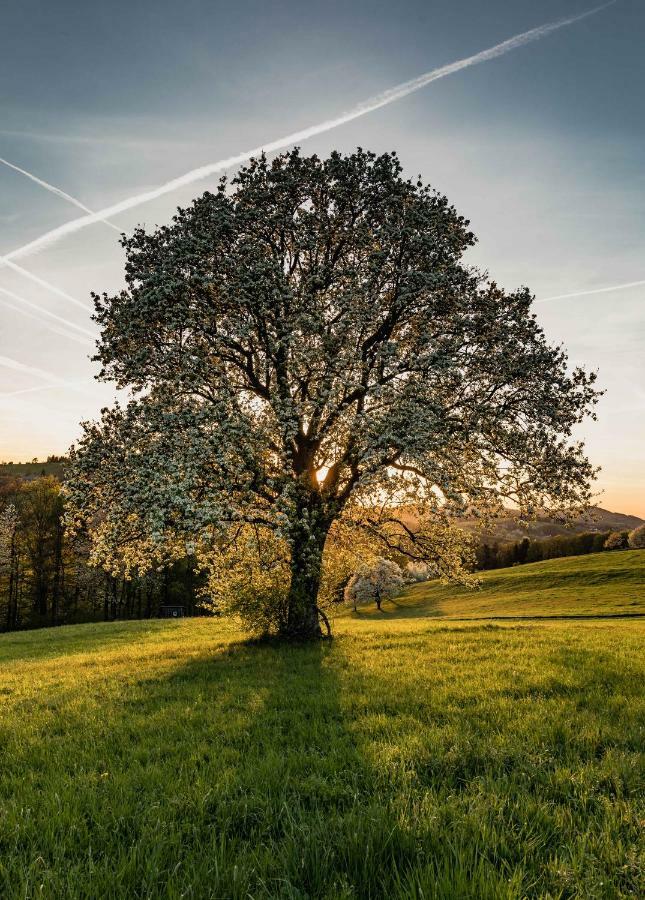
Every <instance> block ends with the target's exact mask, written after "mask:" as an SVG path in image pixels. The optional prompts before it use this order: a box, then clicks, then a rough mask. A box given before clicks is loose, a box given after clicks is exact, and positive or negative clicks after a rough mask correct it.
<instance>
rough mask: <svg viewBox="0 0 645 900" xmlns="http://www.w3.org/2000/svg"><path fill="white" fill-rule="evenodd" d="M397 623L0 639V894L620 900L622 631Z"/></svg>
mask: <svg viewBox="0 0 645 900" xmlns="http://www.w3.org/2000/svg"><path fill="white" fill-rule="evenodd" d="M616 556H622V557H623V558H625V559H626V558H627V557H628V554H623V555H621V554H616ZM604 558H608V559H607V561H608V563H609V562H610V560H612V561H613V559H614V557H613V555H611V556H610V555H609V554H607V555H606V557H603V559H604ZM558 562H559V563H561V562H563V561H558ZM576 563H577V564H579V565H580V566H581V567H582V566H584V564H585V563H586V559H584V558H583V559H578V560H576ZM611 564H612V565H613V562H611ZM547 569H548V566H547ZM531 570H532V567H526V569H525V570H522V571H520V572H518V570H512V572H511V573H510V574H509V577H511V576H512V577H513V578H514V577H516V573H517V575H518V576H519V575H522V577H528V573H530V571H531ZM533 571H535V572H537V573H542V575H540V576H539V577H540V578H542V577H543V576H544V569H543V567H542V566H540V567H534V568H533ZM581 571H586V570H583V569H581ZM495 575H496V576H498V577H501V576H502V575H503V573H495ZM611 584H612V582H611V579H608V585H611ZM592 588H593V585H592ZM545 589H546V588H545ZM581 591H582V589H581ZM469 596H471V597H472V595H469ZM473 602H475V601H474V600H473ZM580 602H586V601H583V600H582V597H581V600H580ZM411 612H412V611H408V614H407V617H404V618H389V617H388V616H383V617H381V618H380V619H379V618H376V617H367V616H362V617H356V618H354V617H343V618H339V619H338V620H337V622H336V638H335V639H334V641H333V642H332V643H331V644H326V645H324V646H302V647H289V648H288V647H279V646H276V645H270V644H258V643H255V644H254V643H248V642H245V641H244V640H243V638H244V635H243V634H242V633H241V632H240V631H239V630H238V629H237V628H236V627H235V626H234V625H233V624H231V623H226V622H221V621H218V620H198V619H194V620H183V621H179V622H173V621H153V622H133V623H126V624H101V625H81V626H70V627H67V628H59V629H56V630H52V629H48V630H42V631H37V632H31V633H28V634H27V633H22V634H14V635H5V636H2V637H0V896H2V897H3V898H14V897H15V898H19V897H20V898H31V897H46V898H58V897H61V898H62V897H65V898H88V900H89V898H92V900H94V898H102V897H110V898H121V897H123V898H148V897H149V898H153V897H155V898H156V897H163V898H166V897H168V898H180V897H186V898H207V897H213V898H216V897H217V898H220V897H221V898H229V897H230V898H246V897H253V898H264V897H279V898H294V900H295V898H306V897H312V898H313V897H320V898H323V897H325V898H330V900H331V898H334V900H335V898H354V897H356V898H358V897H360V898H368V897H371V898H379V897H387V898H394V900H397V898H400V900H403V898H413V900H414V898H416V900H421V898H424V900H427V898H446V900H447V898H450V900H453V898H490V900H497V898H523V897H546V898H571V897H578V898H605V897H609V898H612V897H636V896H643V892H644V890H645V884H644V882H643V872H642V869H640V868H639V861H640V860H641V859H642V857H641V856H640V853H639V850H640V849H642V848H639V839H640V835H641V833H642V824H643V818H644V816H645V810H644V809H643V804H642V800H643V794H642V786H643V782H642V780H641V779H642V769H640V768H639V766H640V764H641V763H642V756H641V752H642V749H643V721H644V718H643V713H644V712H645V709H644V704H643V693H642V685H643V676H644V674H645V671H644V670H645V666H644V664H643V654H642V652H641V651H642V648H643V637H644V636H645V621H643V620H639V619H624V620H620V619H604V620H603V619H596V620H589V621H559V622H557V621H544V622H538V621H534V622H532V623H529V622H507V623H497V622H496V623H492V622H479V623H476V622H470V623H459V622H456V621H453V622H448V621H443V622H442V621H439V620H437V619H433V618H431V617H430V618H428V617H423V616H420V617H417V618H414V617H412V614H411Z"/></svg>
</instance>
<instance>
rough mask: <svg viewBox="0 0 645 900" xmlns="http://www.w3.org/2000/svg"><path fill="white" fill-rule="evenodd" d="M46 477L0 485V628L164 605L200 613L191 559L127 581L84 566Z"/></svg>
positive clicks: (119, 615) (121, 614)
mask: <svg viewBox="0 0 645 900" xmlns="http://www.w3.org/2000/svg"><path fill="white" fill-rule="evenodd" d="M63 512H64V509H63V498H62V495H61V487H60V483H59V482H58V481H57V480H56V479H55V478H53V477H51V476H43V477H39V478H35V479H33V480H30V481H26V480H22V479H13V480H11V479H5V480H3V481H2V483H0V631H13V630H16V629H21V628H36V627H39V626H43V625H60V624H63V623H73V622H91V621H98V620H113V619H141V618H150V617H153V616H157V615H158V613H159V608H160V606H162V605H177V606H183V607H184V608H185V610H186V613H187V614H189V615H190V614H195V613H198V612H202V610H201V607H200V606H199V601H198V599H197V590H198V587H199V576H198V575H197V574H196V572H195V568H194V566H193V565H192V564H191V562H190V561H189V560H183V561H181V562H179V563H176V564H175V565H173V566H171V567H168V568H165V569H163V570H161V571H154V572H150V573H148V574H146V575H145V576H143V577H139V578H133V579H130V580H127V579H125V578H122V577H114V576H112V575H110V574H109V573H107V572H105V571H103V570H102V569H100V568H96V567H94V566H91V565H90V564H89V546H88V543H87V541H85V540H83V538H75V539H70V538H69V536H68V535H67V534H66V532H65V527H64V520H63Z"/></svg>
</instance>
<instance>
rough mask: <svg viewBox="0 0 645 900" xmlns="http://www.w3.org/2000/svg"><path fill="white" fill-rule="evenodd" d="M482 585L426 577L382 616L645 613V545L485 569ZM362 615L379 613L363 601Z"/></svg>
mask: <svg viewBox="0 0 645 900" xmlns="http://www.w3.org/2000/svg"><path fill="white" fill-rule="evenodd" d="M480 578H481V587H480V589H479V590H476V591H473V590H472V589H471V588H464V587H455V585H452V584H450V585H444V584H440V583H439V582H436V581H435V582H424V583H421V584H417V585H414V586H413V587H411V588H408V589H407V590H406V591H404V593H403V594H402V595H401V596H400V597H397V598H396V599H395V600H394V601H391V602H387V603H385V604H384V605H383V608H384V612H383V613H382V614H380V617H384V618H402V617H406V616H413V617H414V618H418V617H420V616H432V617H434V616H441V617H446V616H447V617H449V618H461V619H463V618H489V617H498V616H504V617H510V616H512V617H517V616H523V617H524V616H525V617H535V616H599V615H605V616H606V615H633V614H635V613H636V614H645V551H643V550H624V551H620V552H613V553H610V552H607V551H605V552H604V553H591V554H589V555H588V556H568V557H565V558H564V559H551V560H547V561H546V562H538V563H528V564H526V565H523V566H514V567H513V568H512V569H495V570H493V571H491V572H481V573H480ZM359 615H360V616H371V615H379V614H378V613H377V611H376V609H372V608H371V607H364V608H362V609H360V610H359Z"/></svg>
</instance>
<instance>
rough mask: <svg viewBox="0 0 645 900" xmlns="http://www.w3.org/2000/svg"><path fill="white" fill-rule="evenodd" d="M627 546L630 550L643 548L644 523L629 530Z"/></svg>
mask: <svg viewBox="0 0 645 900" xmlns="http://www.w3.org/2000/svg"><path fill="white" fill-rule="evenodd" d="M629 546H630V548H631V549H632V550H644V549H645V525H639V526H638V528H634V530H633V531H630V532H629Z"/></svg>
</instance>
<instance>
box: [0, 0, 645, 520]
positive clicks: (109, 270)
mask: <svg viewBox="0 0 645 900" xmlns="http://www.w3.org/2000/svg"><path fill="white" fill-rule="evenodd" d="M597 2H598V0H597ZM593 7H594V0H585V2H583V0H541V2H540V3H536V2H535V0H487V2H486V3H482V2H481V0H424V2H422V0H397V2H396V3H394V2H389V3H385V2H376V0H354V2H351V3H348V2H347V0H344V2H336V0H330V2H326V3H311V2H310V3H308V2H303V0H284V2H280V0H273V2H271V3H267V2H266V0H265V2H260V0H236V3H222V2H219V0H210V2H206V0H183V2H182V3H176V2H168V0H138V2H132V0H128V2H122V0H111V2H110V3H102V4H94V3H81V2H80V0H75V2H72V0H57V2H55V3H52V2H51V0H49V2H48V0H20V2H15V0H5V3H3V28H2V32H1V33H0V113H1V114H0V157H2V158H3V159H4V160H6V161H7V162H9V163H11V164H13V165H15V166H18V167H19V168H21V169H24V170H25V171H28V172H30V173H32V174H33V175H35V176H37V177H38V178H40V179H42V180H44V181H47V182H49V183H51V184H52V185H55V186H56V187H57V188H59V189H61V190H62V191H65V192H66V193H67V194H69V195H71V196H73V197H74V198H76V199H77V200H78V201H80V202H81V203H82V204H84V205H85V206H86V207H87V208H89V209H90V210H100V209H103V208H105V207H109V206H111V205H113V204H116V203H119V202H120V201H122V200H123V199H124V198H127V197H130V196H132V195H135V194H139V193H141V192H144V191H149V190H152V189H154V188H155V187H157V186H158V185H160V184H163V183H165V182H167V181H168V180H170V179H173V178H175V177H176V176H180V175H182V174H183V173H185V172H187V171H189V170H191V169H193V168H196V167H199V166H203V165H205V164H207V163H211V162H213V161H217V160H221V159H225V158H228V157H231V156H235V155H237V154H239V153H241V152H243V151H246V150H247V149H250V148H256V147H262V146H266V145H268V144H270V143H271V142H273V141H275V140H276V139H277V138H280V137H282V136H284V135H290V134H292V133H294V132H297V131H299V130H301V129H306V128H307V127H309V126H312V125H316V124H317V123H319V122H323V121H326V120H330V119H334V118H335V117H338V116H340V115H341V114H343V113H344V112H345V111H347V110H348V109H352V108H353V107H354V106H356V105H357V104H360V103H362V102H364V101H365V100H367V99H368V98H370V97H373V96H374V95H377V94H379V93H380V92H382V91H386V90H388V89H389V88H392V87H393V86H395V85H398V84H400V83H401V82H405V81H408V80H409V79H414V78H416V77H418V76H420V75H422V74H423V73H425V72H428V71H429V70H433V69H435V68H437V67H441V66H445V65H448V64H450V63H453V62H454V61H455V60H459V59H463V58H464V57H468V56H471V55H473V54H477V53H478V52H479V51H482V50H485V49H486V48H489V47H491V46H494V45H496V44H499V43H500V42H502V41H505V40H507V39H508V38H511V37H513V36H514V35H516V34H518V33H521V32H525V31H527V30H529V29H533V28H535V27H537V26H540V25H544V24H545V23H550V22H553V21H555V20H558V19H561V18H565V17H566V18H571V17H573V16H576V15H578V14H582V13H584V12H585V11H587V10H589V9H591V8H593ZM644 37H645V3H643V2H642V0H616V2H615V3H612V4H610V5H609V6H608V7H606V8H605V9H602V10H600V11H598V12H596V13H595V14H593V15H590V16H587V17H585V18H583V19H580V20H579V21H577V22H574V23H573V24H570V25H568V26H567V27H562V28H560V29H557V30H554V31H552V32H551V33H549V34H548V35H546V36H544V37H542V38H541V39H540V40H535V41H533V42H531V43H528V44H526V45H525V46H520V47H517V48H516V49H513V50H512V51H510V52H508V53H505V54H504V55H502V56H499V57H498V58H496V59H491V60H489V61H485V62H482V63H481V64H479V65H476V66H475V65H473V66H470V67H467V68H463V69H462V70H461V71H457V72H454V73H453V74H450V75H448V76H446V77H444V78H441V79H440V80H436V81H434V82H432V83H430V84H428V85H427V86H425V87H423V88H422V89H420V90H417V91H415V92H414V93H412V94H410V95H408V96H406V97H404V98H402V99H398V100H397V101H396V102H393V103H390V104H388V105H386V106H383V107H382V108H380V109H377V110H374V111H372V112H370V113H368V114H366V115H363V116H361V117H360V118H356V119H354V120H353V121H350V122H346V123H344V124H342V125H340V126H338V127H336V128H334V129H332V130H328V131H326V132H325V133H322V134H318V135H316V136H314V137H310V138H308V139H306V140H303V141H302V142H301V145H302V147H303V151H306V152H308V153H309V152H311V153H313V152H316V153H318V154H320V155H327V154H328V153H329V152H330V151H331V150H332V149H338V150H340V151H342V152H351V151H352V150H353V149H354V148H355V147H356V146H359V145H360V146H362V147H365V148H368V149H370V150H374V151H376V152H383V151H385V150H396V151H397V153H398V154H399V157H400V159H401V163H402V165H403V167H404V171H405V173H406V174H408V175H417V174H420V175H421V176H422V178H423V179H424V181H426V182H429V183H431V184H432V185H433V186H434V187H436V188H437V189H438V190H440V191H441V192H442V193H445V194H446V195H447V196H448V198H449V200H450V201H451V202H452V203H454V204H455V205H456V207H457V208H458V210H459V212H460V213H461V214H463V215H465V216H467V217H468V218H469V219H470V221H471V227H472V228H473V230H474V232H475V234H476V235H477V237H478V244H477V245H476V247H475V248H474V249H473V250H472V251H470V252H469V254H468V256H467V261H468V262H470V263H472V264H473V265H477V266H479V267H480V268H482V269H485V270H487V271H488V272H489V274H490V276H491V277H492V278H494V279H495V281H496V282H497V283H498V284H500V285H501V286H503V287H504V288H507V289H509V290H511V289H514V288H516V287H518V286H520V285H528V286H529V287H530V289H531V290H532V291H533V293H534V294H535V295H536V306H535V311H536V312H537V314H538V316H539V319H540V322H541V324H542V325H543V326H544V328H545V330H546V333H547V335H548V337H549V338H550V339H551V340H552V341H553V342H557V343H562V344H564V345H565V346H566V347H567V349H568V351H569V357H570V360H571V363H572V364H573V365H577V364H583V365H585V366H586V367H587V368H589V369H592V370H594V371H597V372H598V379H599V383H600V385H601V387H603V388H604V389H605V391H606V393H605V395H604V397H603V398H602V400H601V402H600V404H599V406H598V421H597V422H589V423H588V424H586V425H585V426H583V427H582V428H581V430H580V434H579V436H580V437H581V438H582V439H584V440H585V442H586V445H587V451H588V454H589V456H590V458H591V460H592V461H593V463H594V464H595V465H597V466H601V467H602V471H601V473H600V476H599V479H598V483H597V486H598V490H599V491H602V494H601V496H600V497H599V503H600V505H602V506H604V507H605V508H608V509H612V510H614V511H620V512H625V513H632V514H636V515H641V516H643V517H645V477H644V475H643V473H644V472H645V465H644V463H645V452H644V450H643V448H644V447H645V378H644V377H643V376H644V375H645V283H644V284H641V285H636V286H633V287H631V288H623V289H616V290H610V291H604V292H602V293H591V292H593V291H598V290H599V289H602V288H606V287H613V286H616V285H624V284H628V283H632V282H638V281H645V253H644V252H643V251H644V246H645V202H644V201H645V154H644V153H643V147H644V146H645V115H643V112H644V110H643V88H644V86H645V55H644V54H643V53H642V45H643V39H644ZM230 171H234V169H232V170H230ZM218 178H219V175H218V174H214V175H212V176H210V177H208V178H205V179H203V180H199V181H196V182H194V183H193V184H190V185H186V186H183V187H181V188H179V189H177V190H173V191H171V192H169V193H166V194H165V195H163V196H162V197H160V198H159V199H156V200H154V201H152V202H147V203H144V204H141V205H138V206H136V207H134V208H132V209H129V210H127V211H125V212H121V213H119V214H117V215H115V216H113V217H112V218H111V221H112V223H113V224H114V225H115V226H117V228H118V229H119V230H124V231H126V232H129V231H130V230H131V229H132V228H133V227H134V226H135V225H137V224H143V225H145V226H146V227H148V228H152V227H154V226H155V225H156V224H162V223H165V222H167V221H168V220H169V219H170V217H171V216H172V214H173V212H174V210H175V209H176V207H177V206H182V205H187V204H188V203H189V202H190V201H191V200H192V199H193V197H195V196H198V195H199V194H201V193H202V192H203V191H204V190H206V189H209V188H210V189H212V188H213V186H214V185H215V184H216V183H217V180H218ZM80 215H83V212H82V210H80V209H78V208H75V207H74V206H72V205H71V203H69V202H68V201H67V200H65V199H63V198H62V197H61V196H57V195H54V194H52V193H51V192H48V191H47V190H45V188H44V187H43V186H42V185H39V184H37V183H35V182H34V181H32V180H30V179H29V178H27V177H26V176H25V175H24V174H21V173H20V172H17V171H15V169H11V168H9V167H8V166H7V165H4V164H0V256H2V255H6V254H10V253H11V252H12V251H14V250H16V248H19V247H22V246H24V245H25V244H27V243H29V242H31V241H33V240H34V239H36V238H38V237H39V236H40V235H41V234H43V233H45V232H47V231H49V230H50V229H54V228H57V227H58V226H60V225H62V224H64V223H66V222H68V221H70V220H72V219H75V218H77V217H78V216H80ZM123 262H124V260H123V252H122V249H121V247H120V246H119V244H118V234H117V233H116V231H115V230H114V229H111V228H110V227H109V226H108V225H106V224H105V223H102V222H97V223H95V224H92V225H90V226H89V227H86V228H83V230H79V231H77V232H76V233H74V234H69V235H67V236H66V237H64V238H63V239H61V240H59V241H57V242H56V243H52V244H50V245H48V246H45V247H43V248H41V249H40V250H39V251H38V252H36V253H33V254H29V255H25V256H21V257H20V258H16V259H15V263H17V264H19V265H20V266H21V267H24V269H26V270H27V271H28V273H31V275H32V276H34V275H35V276H36V278H38V279H40V280H41V283H36V282H35V281H34V280H33V278H28V277H27V276H26V275H25V274H24V273H22V272H18V271H16V270H15V269H13V268H9V267H7V266H6V265H2V264H0V460H5V461H6V460H14V461H15V460H26V459H32V458H33V457H38V458H41V459H42V458H44V457H45V456H47V455H48V454H50V453H63V452H65V451H66V450H67V448H68V447H69V445H70V444H71V443H72V441H73V440H74V439H75V438H76V437H77V436H78V435H79V433H80V427H79V423H80V422H81V421H82V420H87V419H92V418H95V417H96V416H97V415H98V413H99V410H100V408H101V407H102V406H105V405H107V404H109V403H111V402H112V398H113V396H114V392H113V390H112V388H111V386H110V385H105V384H100V383H97V382H95V381H94V380H93V376H94V374H96V372H97V365H96V364H95V363H93V362H92V361H91V359H90V357H91V355H92V340H93V335H95V334H96V328H95V326H94V325H93V323H92V322H91V319H90V315H91V301H90V292H91V291H92V290H94V291H97V292H102V291H107V292H108V293H111V292H114V291H116V290H118V289H119V288H120V287H121V286H122V285H123ZM42 281H45V282H46V283H47V285H52V286H53V287H54V288H56V289H57V291H58V292H55V291H54V290H52V289H51V288H50V287H48V286H46V285H44V284H42ZM582 292H589V293H582ZM568 294H580V295H579V296H574V297H568V296H565V297H562V296H561V295H568ZM553 297H560V298H561V299H555V300H552V299H549V298H553ZM18 298H20V299H18ZM74 301H76V302H74ZM27 303H28V304H31V305H26V304H27ZM34 304H35V305H36V306H37V307H40V309H43V308H44V309H46V311H47V313H49V315H48V314H47V313H43V312H41V311H40V310H39V309H36V308H34ZM54 317H58V318H54ZM61 320H64V321H61ZM46 323H47V324H46Z"/></svg>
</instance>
